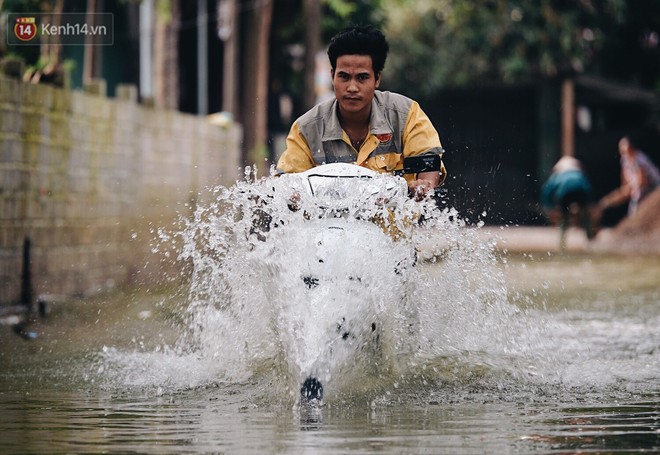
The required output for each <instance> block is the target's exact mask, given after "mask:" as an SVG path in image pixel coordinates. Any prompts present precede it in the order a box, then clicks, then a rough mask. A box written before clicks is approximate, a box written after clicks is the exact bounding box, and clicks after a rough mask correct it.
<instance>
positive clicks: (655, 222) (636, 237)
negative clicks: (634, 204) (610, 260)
mask: <svg viewBox="0 0 660 455" xmlns="http://www.w3.org/2000/svg"><path fill="white" fill-rule="evenodd" d="M658 214H660V188H657V189H656V190H655V191H654V192H653V193H651V194H650V195H649V196H647V197H646V198H645V199H644V200H643V201H642V203H641V204H640V205H639V209H638V210H637V213H635V214H634V215H632V216H630V217H627V218H625V219H623V220H622V221H621V222H620V223H619V224H618V225H616V226H615V227H614V228H612V229H607V230H603V231H601V232H599V233H598V235H597V236H596V239H595V240H594V241H593V242H592V249H593V250H594V251H604V252H612V253H621V254H658V255H660V217H659V216H658Z"/></svg>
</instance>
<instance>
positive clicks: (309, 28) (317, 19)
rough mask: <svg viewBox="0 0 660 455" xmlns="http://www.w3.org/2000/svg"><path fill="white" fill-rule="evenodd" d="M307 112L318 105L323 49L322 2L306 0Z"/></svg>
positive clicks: (305, 74) (305, 99) (305, 97)
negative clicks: (319, 56)
mask: <svg viewBox="0 0 660 455" xmlns="http://www.w3.org/2000/svg"><path fill="white" fill-rule="evenodd" d="M304 8H305V24H306V25H305V73H304V83H305V96H304V103H305V106H304V108H305V110H308V109H311V108H312V107H313V106H314V105H315V104H316V95H317V94H316V54H317V53H318V52H319V49H320V48H321V2H320V1H319V0H305V5H304Z"/></svg>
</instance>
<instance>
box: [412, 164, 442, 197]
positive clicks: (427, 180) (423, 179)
mask: <svg viewBox="0 0 660 455" xmlns="http://www.w3.org/2000/svg"><path fill="white" fill-rule="evenodd" d="M439 183H440V172H437V171H436V172H420V173H419V174H417V180H413V181H412V182H408V190H409V191H410V194H411V196H412V197H413V198H415V200H416V201H421V200H422V199H424V198H425V197H426V195H427V194H428V193H429V192H432V191H433V190H434V189H435V187H437V186H438V184H439Z"/></svg>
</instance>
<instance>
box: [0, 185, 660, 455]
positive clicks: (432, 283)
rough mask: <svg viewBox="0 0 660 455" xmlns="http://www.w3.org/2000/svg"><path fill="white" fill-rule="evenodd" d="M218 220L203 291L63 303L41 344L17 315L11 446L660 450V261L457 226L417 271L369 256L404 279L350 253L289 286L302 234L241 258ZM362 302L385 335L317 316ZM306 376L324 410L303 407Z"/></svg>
mask: <svg viewBox="0 0 660 455" xmlns="http://www.w3.org/2000/svg"><path fill="white" fill-rule="evenodd" d="M232 196H235V195H232ZM223 210H226V208H225V209H223ZM230 211H231V210H230ZM202 212H203V213H201V212H200V213H201V215H203V216H200V217H198V218H197V219H196V220H195V221H194V222H193V223H191V224H190V225H188V226H187V227H186V228H184V229H183V230H182V231H181V232H182V233H183V234H181V235H180V240H182V241H183V242H182V244H181V245H180V246H179V251H180V252H181V254H180V260H182V261H187V263H188V264H190V263H192V264H193V273H192V274H191V278H190V283H188V284H187V285H185V286H180V287H176V288H175V287H172V286H162V287H159V288H157V289H155V288H154V289H133V290H125V291H122V292H115V293H111V294H106V295H101V296H96V297H93V298H87V299H79V300H70V301H67V302H64V303H59V304H58V303H55V304H53V305H52V308H51V313H50V314H49V316H48V317H46V318H39V319H37V320H36V321H35V322H34V323H33V324H32V325H31V326H30V327H29V328H30V330H31V331H33V332H34V334H35V335H36V338H35V339H32V340H25V339H22V338H20V337H19V336H17V335H16V334H15V333H13V331H12V330H11V329H10V326H8V325H2V326H0V342H1V344H0V365H1V366H2V368H1V370H0V409H1V410H2V412H0V452H1V453H255V454H256V453H259V454H262V453H296V454H298V453H314V454H325V453H327V454H336V453H406V454H417V453H420V454H422V453H468V454H469V453H475V454H477V453H577V452H579V453H657V452H658V451H660V330H658V327H660V311H659V310H660V286H658V277H659V276H660V258H655V257H645V258H644V257H625V258H622V257H609V256H600V255H597V256H591V255H568V254H565V255H556V254H554V255H545V254H544V255H505V254H502V253H498V252H494V251H492V249H491V248H490V247H489V245H486V244H483V243H481V241H479V240H477V238H476V237H475V236H472V235H469V234H468V233H466V232H467V231H469V230H466V229H462V228H461V226H458V227H453V226H449V225H444V228H445V229H447V231H448V232H451V235H449V234H448V235H447V238H450V240H451V241H450V242H445V243H444V244H443V246H442V247H441V248H440V247H439V248H440V249H441V251H439V254H438V255H437V256H433V257H434V259H433V260H420V261H418V263H417V264H415V266H414V267H411V268H410V269H409V270H407V271H405V272H401V271H400V270H397V272H396V274H393V275H391V276H390V275H388V274H387V273H388V272H387V271H386V270H385V269H386V268H387V267H385V265H387V264H386V262H383V261H384V259H383V258H380V257H378V251H377V250H378V248H375V249H372V250H370V254H371V255H372V256H374V257H375V258H376V260H377V261H378V263H379V264H381V265H383V264H384V265H383V267H382V269H381V270H378V272H379V274H381V275H383V274H384V275H386V276H388V277H389V278H388V280H390V281H388V282H385V283H384V282H382V281H379V277H378V276H377V275H378V274H376V273H374V274H373V276H372V274H371V273H370V272H369V273H367V272H363V273H361V274H360V275H359V276H358V275H356V273H357V272H356V270H354V269H353V268H351V267H352V266H351V265H350V262H351V261H350V259H351V258H344V259H343V260H342V264H343V265H342V267H341V268H338V269H332V270H331V271H332V272H333V276H332V277H325V276H324V275H323V274H322V273H321V272H318V273H317V275H314V277H313V280H312V279H311V278H310V279H304V280H299V278H300V276H297V278H296V280H295V281H292V282H291V283H287V282H286V280H285V279H284V278H283V277H285V276H288V275H287V273H289V272H290V270H292V268H293V269H295V270H298V269H297V268H296V267H300V268H301V270H302V269H304V266H303V265H300V264H302V263H303V262H302V261H303V256H305V255H307V256H309V255H310V254H312V253H313V254H316V255H317V257H321V256H318V255H321V254H322V252H319V250H318V249H317V250H314V251H311V250H308V251H305V248H307V247H308V246H309V245H308V243H306V242H307V241H306V240H305V234H304V233H300V232H299V231H297V232H298V234H297V235H296V239H295V240H294V239H292V238H291V237H287V235H285V234H286V231H285V230H284V229H282V232H283V234H282V235H283V237H282V238H280V239H279V240H277V239H271V240H272V243H268V242H264V244H268V245H270V246H272V245H275V247H274V248H275V250H276V252H277V254H276V255H275V256H273V254H272V253H273V252H272V250H269V251H268V252H264V251H259V249H260V248H261V246H260V244H253V245H252V246H251V247H249V248H248V247H245V249H241V248H243V247H242V246H241V247H236V248H238V250H240V251H239V253H240V254H236V255H233V253H232V252H231V248H226V247H227V245H229V244H231V245H237V242H236V238H232V239H229V237H225V235H224V234H226V233H227V230H226V229H225V228H226V226H225V228H223V229H219V228H218V226H219V225H222V220H218V219H214V217H213V216H212V213H211V212H212V211H211V212H209V211H208V210H202ZM223 216H224V215H223ZM234 221H235V220H234ZM443 223H446V220H445V221H443ZM229 224H230V223H227V225H229ZM297 227H298V228H300V226H297ZM437 228H439V227H438V226H434V229H437ZM356 235H358V236H359V233H358V234H356ZM164 237H166V238H167V239H169V237H167V236H164ZM284 238H285V239H286V244H287V245H288V246H289V247H290V248H288V249H287V251H289V252H290V253H288V254H291V255H292V256H291V257H284V256H283V254H284V253H283V250H277V245H278V243H277V242H279V241H282V239H284ZM362 240H364V239H362ZM445 240H446V238H445ZM313 241H314V245H315V246H314V248H318V246H319V245H320V244H321V243H322V242H327V241H328V239H327V238H326V237H323V239H322V240H319V237H318V235H317V236H315V237H314V238H313ZM342 241H343V242H346V241H348V240H346V239H343V238H342ZM238 243H240V244H241V245H243V244H245V245H247V244H248V243H249V242H242V241H241V242H238ZM361 244H364V242H362V243H361ZM209 245H213V246H214V247H213V248H209ZM255 245H256V246H255ZM458 245H460V246H458ZM223 248H224V249H223ZM359 248H360V246H358V245H357V244H356V245H351V247H350V248H349V249H350V251H352V252H353V253H351V254H355V257H353V262H357V265H358V266H359V267H358V268H360V269H365V268H367V266H369V264H368V263H359V260H358V259H357V258H358V257H362V255H363V253H364V252H361V251H360V250H359ZM220 250H222V251H223V254H222V255H221V256H222V257H219V255H218V251H220ZM347 254H348V253H347ZM250 255H256V259H255V257H252V260H246V258H249V257H250ZM323 258H324V260H325V262H324V264H326V265H327V264H328V263H329V262H328V261H327V259H326V257H325V256H323ZM257 259H258V260H257ZM277 261H281V263H279V264H278V263H276V262H277ZM330 263H331V262H330ZM296 264H297V265H296ZM313 266H315V265H314V264H312V265H309V267H313ZM305 267H306V266H305ZM333 267H334V266H333ZM372 268H377V267H372ZM305 270H307V269H305ZM344 271H346V276H345V278H346V281H341V280H339V278H337V277H341V276H343V275H342V273H344ZM305 273H307V272H305ZM402 274H404V275H405V278H406V280H405V282H404V284H401V283H398V284H397V282H396V280H398V279H399V277H401V276H402ZM304 278H307V276H306V275H305V276H304ZM324 279H325V280H328V281H329V283H330V284H329V286H330V287H331V288H332V292H326V291H327V290H324V289H325V288H324V283H323V280H324ZM314 280H316V281H314ZM310 282H312V283H313V284H312V285H310ZM300 283H303V284H304V285H302V286H299V287H300V289H298V288H297V287H296V286H298V285H299V284H300ZM404 285H405V286H404ZM399 286H404V288H405V289H404V290H405V291H406V292H404V295H405V297H404V300H403V301H402V300H401V293H400V291H401V289H399V288H398V287H399ZM337 295H341V301H339V300H337V299H336V296H337ZM346 299H348V301H350V302H351V306H350V308H357V309H361V310H364V312H362V313H359V312H358V313H356V314H357V316H356V317H358V318H360V317H366V318H369V319H368V320H369V321H378V324H379V326H378V329H376V330H374V333H378V334H379V336H378V338H377V340H376V342H375V344H374V342H373V340H371V341H368V342H364V343H363V342H362V341H360V337H361V336H365V337H369V336H371V337H373V334H371V329H370V330H368V332H369V333H367V334H366V335H363V334H362V333H361V332H360V331H359V328H358V326H357V325H356V326H353V328H350V329H346V328H342V329H339V328H337V334H332V335H328V334H327V333H325V332H323V331H322V330H321V329H320V328H319V327H321V326H322V325H323V323H325V322H324V318H325V317H326V316H328V315H330V317H333V316H332V313H331V312H330V310H331V309H336V308H338V307H340V308H342V309H341V311H342V312H343V313H342V314H346V315H348V314H349V313H350V311H351V310H350V308H349V307H348V306H347V307H345V308H344V307H341V305H342V304H343V303H342V302H343V301H344V300H346ZM325 301H330V302H331V303H332V305H331V307H332V308H325V307H324V306H323V305H324V303H323V302H325ZM310 303H313V304H314V305H316V306H317V307H318V308H320V309H319V310H315V312H314V311H311V310H309V309H308V307H309V305H310ZM363 307H364V308H363ZM374 307H375V308H380V310H373V308H374ZM400 307H406V308H408V310H410V309H412V310H411V311H408V310H406V311H408V313H405V314H404V312H403V311H401V312H399V310H398V308H400ZM324 311H325V312H324ZM406 314H407V315H408V319H405V321H403V322H402V321H401V320H400V319H401V318H404V316H405V315H406ZM411 314H413V316H410V315H411ZM365 315H366V316H365ZM347 318H348V316H347ZM310 319H311V321H310ZM413 319H414V321H415V323H414V324H413V323H411V322H410V321H411V320H413ZM326 322H327V321H326ZM344 323H345V324H348V322H345V320H344V319H342V322H341V323H340V324H339V325H341V324H344ZM315 324H316V325H315ZM374 324H375V323H374ZM334 325H337V323H336V322H335V321H334V320H333V327H334ZM367 327H372V326H371V325H369V324H367ZM333 333H334V332H333ZM328 336H330V338H328ZM332 337H335V338H332ZM324 340H326V341H324ZM327 340H330V341H329V342H327ZM323 342H325V343H326V344H333V343H334V345H333V346H334V347H333V349H327V350H326V351H327V352H325V351H324V354H323V355H320V354H319V352H320V351H323V349H324V348H323V347H322V343H323ZM342 346H343V347H342ZM340 354H341V355H340ZM309 374H313V375H315V376H316V377H319V378H320V379H321V380H322V381H323V383H324V385H325V395H324V398H323V401H322V403H312V404H311V405H310V404H305V403H303V402H301V400H300V394H299V386H300V383H301V380H302V379H304V377H305V376H306V375H309Z"/></svg>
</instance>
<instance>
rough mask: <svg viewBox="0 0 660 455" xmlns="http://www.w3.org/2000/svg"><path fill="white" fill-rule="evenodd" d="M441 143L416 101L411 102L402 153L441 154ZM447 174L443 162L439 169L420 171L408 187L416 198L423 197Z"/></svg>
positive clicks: (442, 180) (407, 154) (439, 183)
mask: <svg viewBox="0 0 660 455" xmlns="http://www.w3.org/2000/svg"><path fill="white" fill-rule="evenodd" d="M441 152H442V145H441V143H440V137H439V135H438V132H437V131H436V129H435V128H434V127H433V124H432V123H431V120H430V119H429V118H428V116H427V115H426V114H425V113H424V111H422V109H421V108H420V107H419V104H418V103H417V102H413V104H412V106H411V108H410V112H409V114H408V120H407V121H406V126H405V128H404V131H403V155H404V156H416V155H421V154H423V153H438V154H441ZM446 176H447V170H446V169H445V165H444V163H443V162H442V161H441V162H440V170H439V171H430V172H421V173H419V174H417V176H416V179H415V180H412V181H409V182H408V187H409V188H410V190H411V192H412V193H413V194H415V197H416V199H421V198H423V197H424V196H425V195H426V194H427V193H428V192H429V191H431V190H433V189H434V188H436V187H438V186H439V185H441V184H442V183H443V182H444V180H445V178H446Z"/></svg>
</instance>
